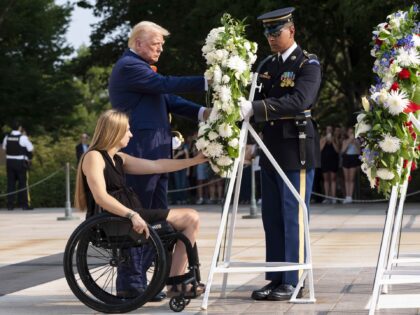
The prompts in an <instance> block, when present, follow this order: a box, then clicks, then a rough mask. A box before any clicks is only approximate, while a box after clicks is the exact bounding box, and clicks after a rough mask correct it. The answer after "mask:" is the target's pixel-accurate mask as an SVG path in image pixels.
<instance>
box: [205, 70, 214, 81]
mask: <svg viewBox="0 0 420 315" xmlns="http://www.w3.org/2000/svg"><path fill="white" fill-rule="evenodd" d="M213 74H214V72H213V69H212V68H210V69H207V70H206V71H205V72H204V77H205V78H206V79H207V81H209V80H213Z"/></svg>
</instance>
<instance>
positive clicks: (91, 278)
mask: <svg viewBox="0 0 420 315" xmlns="http://www.w3.org/2000/svg"><path fill="white" fill-rule="evenodd" d="M149 232H150V236H149V238H148V239H146V238H145V237H144V235H143V234H137V233H136V232H135V231H134V230H133V229H132V223H131V221H130V220H129V219H127V218H123V217H119V216H115V215H112V214H109V213H100V214H96V215H94V216H92V217H90V218H88V219H87V220H86V221H84V222H83V223H81V224H80V225H79V226H78V227H77V228H76V230H75V231H74V232H73V233H72V235H71V236H70V238H69V240H68V242H67V245H66V249H65V252H64V257H63V267H64V274H65V278H66V280H67V283H68V284H69V287H70V289H71V290H72V291H73V293H74V294H75V296H76V297H77V298H78V299H79V300H80V301H81V302H82V303H84V304H85V305H86V306H88V307H90V308H92V309H94V310H96V311H98V312H102V313H126V312H130V311H133V310H135V309H138V308H140V307H141V306H142V305H144V304H145V303H147V302H148V301H150V299H151V298H152V297H154V296H155V295H156V294H157V293H159V292H160V291H161V290H162V289H163V288H164V286H165V284H172V285H177V284H181V285H182V286H183V287H184V288H185V286H187V285H190V286H191V291H190V292H188V296H186V295H185V294H184V293H183V292H182V291H181V292H179V295H176V296H173V297H171V299H170V301H169V307H170V308H171V310H173V311H174V312H181V311H182V310H184V308H185V306H186V305H188V304H189V302H190V299H192V298H196V297H198V296H199V294H197V288H198V286H200V285H201V284H200V280H201V279H200V270H199V260H198V253H197V247H196V246H194V247H193V246H192V245H191V243H190V241H189V240H188V238H186V237H185V236H184V235H183V234H182V233H180V232H177V231H175V230H174V229H173V228H172V226H171V225H170V224H169V223H168V222H166V221H162V222H158V223H156V224H154V225H149ZM178 240H180V241H182V242H183V243H184V244H185V247H186V249H187V256H188V272H187V273H186V274H185V275H181V276H177V277H173V278H168V276H169V271H170V267H171V253H172V251H173V248H174V245H175V243H176V242H177V241H178ZM139 250H140V251H141V250H143V251H145V252H146V253H147V257H148V260H147V261H148V263H147V264H146V266H147V268H143V269H144V270H143V269H142V275H141V277H143V281H141V283H144V284H143V285H142V287H135V288H133V287H124V285H122V284H121V283H122V282H121V279H122V277H121V275H122V273H123V272H124V270H127V269H126V268H127V266H129V265H130V264H131V263H134V261H135V258H134V256H135V254H136V252H138V251H139ZM145 260H146V259H145ZM130 276H131V275H130ZM133 276H137V275H133Z"/></svg>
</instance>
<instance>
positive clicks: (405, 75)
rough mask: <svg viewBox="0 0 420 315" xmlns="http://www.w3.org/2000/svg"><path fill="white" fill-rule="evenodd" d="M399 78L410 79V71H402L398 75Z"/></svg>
mask: <svg viewBox="0 0 420 315" xmlns="http://www.w3.org/2000/svg"><path fill="white" fill-rule="evenodd" d="M398 77H399V78H400V80H407V79H410V71H408V70H407V69H406V68H404V69H402V70H401V71H400V73H398Z"/></svg>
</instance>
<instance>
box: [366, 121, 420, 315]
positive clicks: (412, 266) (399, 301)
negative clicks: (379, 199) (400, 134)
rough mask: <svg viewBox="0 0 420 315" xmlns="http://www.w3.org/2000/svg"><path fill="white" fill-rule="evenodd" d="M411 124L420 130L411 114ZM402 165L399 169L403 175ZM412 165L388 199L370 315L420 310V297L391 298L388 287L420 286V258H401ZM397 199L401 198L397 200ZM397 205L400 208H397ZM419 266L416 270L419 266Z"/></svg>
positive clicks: (396, 296) (419, 295)
mask: <svg viewBox="0 0 420 315" xmlns="http://www.w3.org/2000/svg"><path fill="white" fill-rule="evenodd" d="M408 118H409V121H411V122H412V123H413V125H414V126H415V127H416V128H417V130H420V121H419V120H418V119H417V118H416V117H415V116H414V115H413V113H410V114H409V117H408ZM402 162H403V159H401V161H400V167H399V169H398V172H399V174H401V172H402ZM411 164H412V161H409V162H408V164H407V170H408V174H407V176H406V179H405V181H404V182H403V183H402V184H401V185H395V186H393V187H392V191H391V197H390V199H389V205H388V211H387V214H386V219H385V226H384V230H383V234H382V242H381V247H380V251H379V258H378V263H377V267H376V274H375V280H374V284H373V290H372V296H371V299H370V301H369V303H368V305H367V308H369V315H373V314H375V310H377V309H380V308H418V307H420V294H407V293H406V294H388V295H386V294H387V293H388V285H392V284H414V283H420V254H410V253H407V254H400V253H399V246H400V241H401V238H400V236H401V228H402V219H403V214H404V202H405V198H406V195H407V187H408V177H409V175H410V170H411ZM398 195H400V197H399V200H398ZM397 203H398V208H397ZM416 264H417V266H416Z"/></svg>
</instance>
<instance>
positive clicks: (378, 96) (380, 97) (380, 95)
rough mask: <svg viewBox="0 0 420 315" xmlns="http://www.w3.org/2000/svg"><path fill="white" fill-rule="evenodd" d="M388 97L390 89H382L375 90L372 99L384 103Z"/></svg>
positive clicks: (380, 103)
mask: <svg viewBox="0 0 420 315" xmlns="http://www.w3.org/2000/svg"><path fill="white" fill-rule="evenodd" d="M387 98H388V91H387V90H386V89H381V90H380V91H379V92H375V93H373V94H372V96H371V99H372V100H373V101H374V102H376V103H377V104H379V105H382V104H384V103H385V102H386V100H387Z"/></svg>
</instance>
